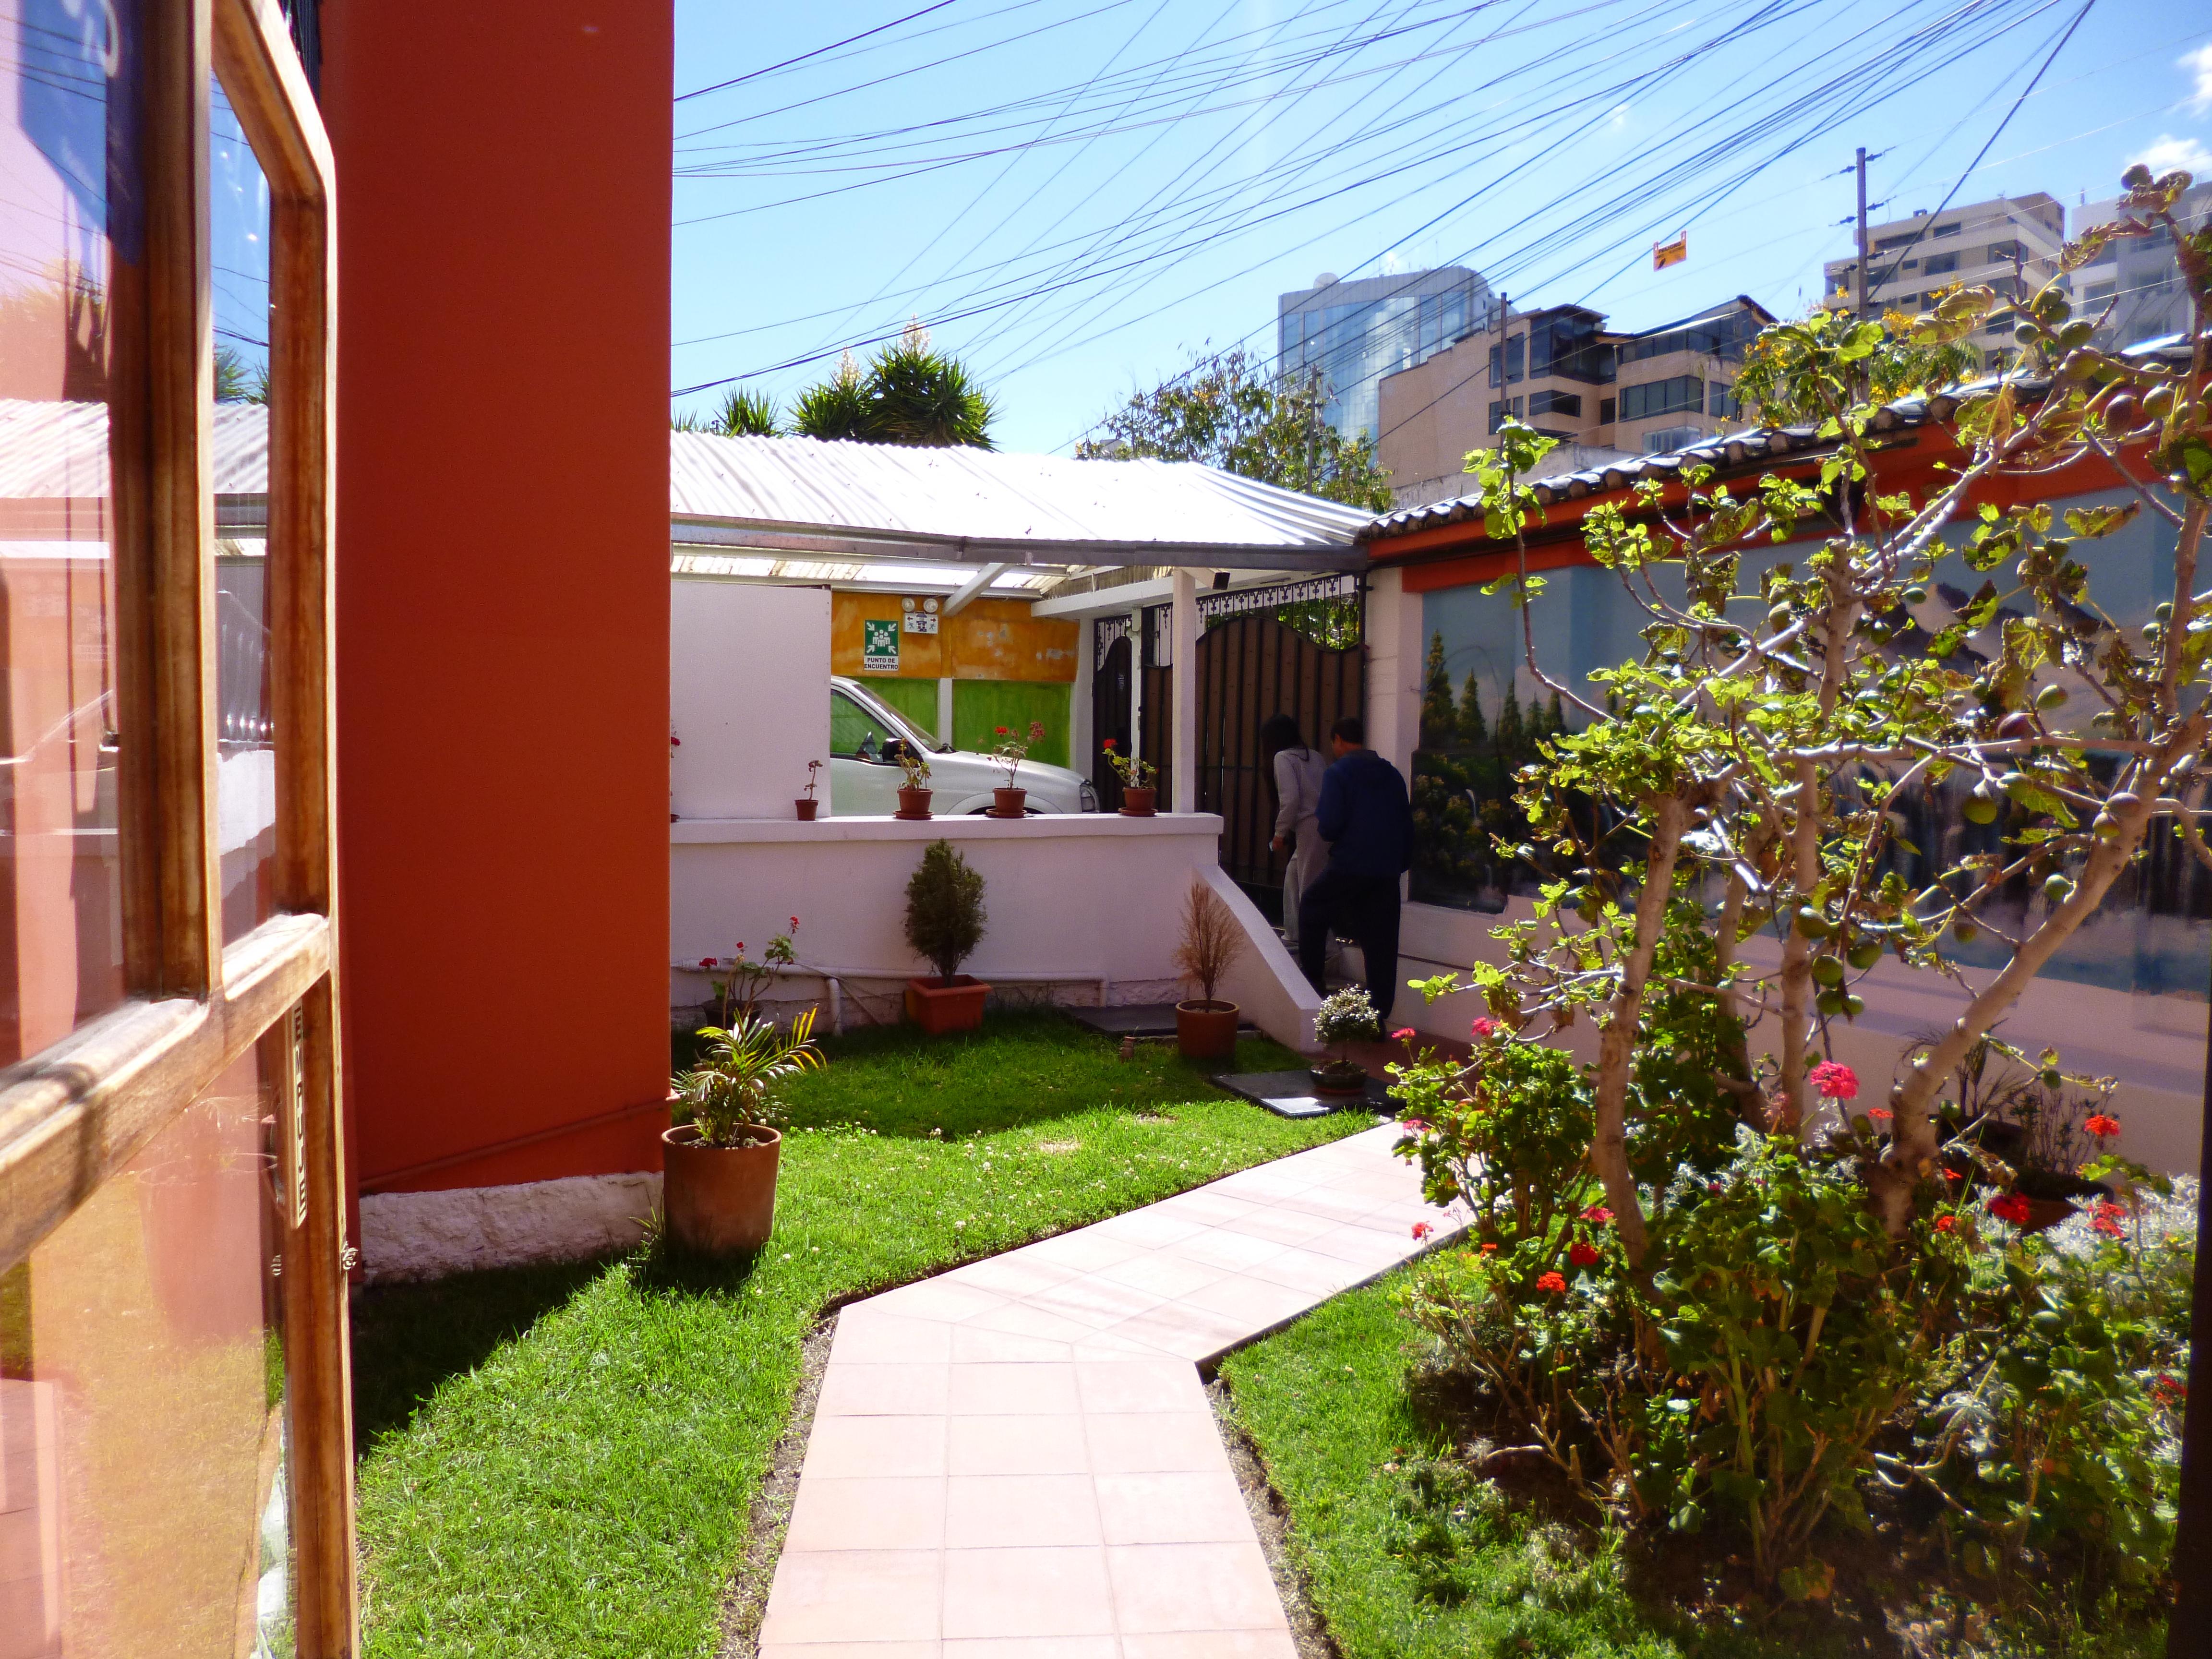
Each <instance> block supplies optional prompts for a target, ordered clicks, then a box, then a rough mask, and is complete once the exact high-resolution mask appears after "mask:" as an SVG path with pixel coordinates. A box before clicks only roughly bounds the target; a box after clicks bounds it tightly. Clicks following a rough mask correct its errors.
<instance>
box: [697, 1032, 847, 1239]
mask: <svg viewBox="0 0 2212 1659" xmlns="http://www.w3.org/2000/svg"><path fill="white" fill-rule="evenodd" d="M699 1035H700V1036H702V1037H705V1038H706V1039H707V1043H708V1048H707V1054H706V1058H705V1059H704V1060H702V1061H701V1062H700V1063H699V1065H698V1066H696V1067H694V1068H693V1069H692V1070H690V1071H688V1072H685V1073H683V1074H681V1075H680V1076H678V1078H677V1079H675V1083H676V1094H677V1097H678V1099H679V1100H680V1101H682V1102H683V1103H684V1107H685V1109H688V1110H689V1111H690V1115H691V1121H690V1122H688V1123H679V1124H678V1125H677V1126H676V1127H674V1128H672V1129H669V1130H667V1131H665V1132H664V1133H662V1135H661V1137H660V1145H661V1158H662V1163H663V1167H664V1169H665V1171H666V1173H665V1175H664V1176H663V1177H662V1186H661V1206H662V1209H663V1211H664V1212H665V1215H666V1217H667V1222H668V1233H669V1237H671V1238H673V1239H674V1240H675V1241H676V1242H677V1243H678V1244H680V1245H682V1246H683V1247H684V1249H688V1250H693V1251H696V1252H697V1253H699V1254H701V1255H732V1254H734V1253H737V1252H740V1251H746V1250H757V1249H760V1248H761V1246H762V1245H763V1244H765V1243H768V1237H769V1233H771V1232H773V1231H775V1174H776V1166H777V1164H778V1162H779V1161H780V1159H781V1156H782V1151H783V1136H782V1134H781V1132H780V1131H779V1130H778V1128H777V1127H775V1125H776V1124H777V1123H780V1122H781V1121H782V1118H783V1109H782V1107H781V1104H780V1103H778V1101H777V1099H776V1094H777V1091H778V1090H779V1089H780V1088H781V1085H783V1084H784V1082H785V1081H786V1080H787V1079H791V1078H793V1077H796V1076H797V1075H798V1074H799V1073H801V1072H803V1071H806V1070H808V1069H810V1068H811V1067H816V1066H820V1065H821V1064H822V1063H823V1061H822V1051H821V1050H820V1049H819V1048H816V1047H815V1046H814V1011H813V1010H812V1009H811V1008H809V1009H808V1010H807V1011H806V1012H805V1013H803V1014H801V1015H800V1016H799V1018H797V1019H795V1020H793V1021H792V1023H791V1029H790V1030H787V1031H780V1030H777V1029H776V1026H775V1021H773V1020H771V1019H769V1018H766V1017H765V1016H763V1015H761V1014H757V1013H753V1012H750V1011H748V1012H746V1013H744V1015H743V1016H742V1017H741V1018H739V1019H738V1023H737V1024H736V1026H735V1027H733V1028H732V1029H729V1030H724V1029H722V1028H721V1027H720V1026H714V1025H709V1026H707V1027H705V1028H704V1029H703V1030H701V1031H700V1033H699Z"/></svg>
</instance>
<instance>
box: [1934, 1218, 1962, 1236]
mask: <svg viewBox="0 0 2212 1659" xmlns="http://www.w3.org/2000/svg"><path fill="white" fill-rule="evenodd" d="M1936 1231H1937V1232H1939V1233H1955V1232H1957V1231H1959V1218H1958V1217H1956V1216H1954V1215H1939V1216H1937V1217H1936Z"/></svg>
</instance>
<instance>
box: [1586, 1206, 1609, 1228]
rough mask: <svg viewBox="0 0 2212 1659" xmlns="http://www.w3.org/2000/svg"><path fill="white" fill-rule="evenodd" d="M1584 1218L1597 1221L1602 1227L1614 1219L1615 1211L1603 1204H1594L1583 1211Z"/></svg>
mask: <svg viewBox="0 0 2212 1659" xmlns="http://www.w3.org/2000/svg"><path fill="white" fill-rule="evenodd" d="M1612 1219H1613V1212H1612V1211H1610V1210H1608V1209H1607V1208H1606V1207H1605V1206H1604V1205H1602V1204H1593V1205H1591V1206H1589V1208H1588V1209H1587V1210H1584V1211H1583V1220H1585V1221H1591V1222H1595V1223H1596V1224H1597V1225H1599V1226H1601V1227H1602V1226H1604V1225H1605V1224H1606V1223H1607V1222H1608V1221H1610V1220H1612Z"/></svg>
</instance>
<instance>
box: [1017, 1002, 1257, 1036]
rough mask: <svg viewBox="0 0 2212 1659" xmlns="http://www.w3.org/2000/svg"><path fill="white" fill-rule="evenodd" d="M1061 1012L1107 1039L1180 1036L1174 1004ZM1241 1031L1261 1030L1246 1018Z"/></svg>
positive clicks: (1239, 1025)
mask: <svg viewBox="0 0 2212 1659" xmlns="http://www.w3.org/2000/svg"><path fill="white" fill-rule="evenodd" d="M1060 1012H1062V1013H1064V1014H1066V1016H1067V1017H1068V1018H1070V1019H1073V1021H1074V1022H1075V1023H1076V1024H1078V1025H1081V1026H1084V1027H1085V1028H1087V1029H1088V1030H1093V1031H1097V1032H1098V1033H1100V1034H1101V1035H1102V1036H1113V1037H1121V1036H1139V1037H1171V1036H1174V1035H1175V1034H1176V1018H1175V1004H1173V1003H1172V1002H1152V1003H1139V1002H1132V1003H1121V1004H1115V1005H1113V1006H1109V1007H1104V1008H1063V1009H1061V1010H1060ZM1259 1030H1260V1028H1259V1027H1258V1026H1256V1025H1255V1024H1253V1023H1252V1022H1251V1021H1250V1020H1249V1019H1246V1020H1239V1021H1238V1022H1237V1033H1238V1035H1240V1036H1257V1035H1258V1033H1259Z"/></svg>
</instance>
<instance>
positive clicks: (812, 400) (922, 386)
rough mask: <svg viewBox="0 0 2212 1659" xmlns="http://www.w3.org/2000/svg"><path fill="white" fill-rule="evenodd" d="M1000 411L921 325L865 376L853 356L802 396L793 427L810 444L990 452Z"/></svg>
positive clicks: (913, 326) (877, 360)
mask: <svg viewBox="0 0 2212 1659" xmlns="http://www.w3.org/2000/svg"><path fill="white" fill-rule="evenodd" d="M997 412H998V411H997V410H995V409H994V407H993V405H992V403H991V399H990V398H989V397H988V396H987V394H986V393H985V392H983V391H982V389H981V387H979V386H977V385H976V384H975V380H974V379H973V378H972V377H970V375H969V373H968V370H967V369H966V368H964V367H963V365H962V364H961V362H959V360H958V359H957V358H954V357H950V356H946V355H945V353H943V352H941V351H939V350H937V349H935V348H934V347H933V346H932V345H931V344H930V343H929V331H928V330H927V329H926V328H924V327H922V326H921V324H920V323H909V324H908V325H907V328H906V331H905V332H904V333H903V334H902V335H901V336H900V337H899V338H898V339H897V340H896V342H895V343H892V344H890V345H887V346H885V347H884V349H882V350H881V351H879V352H878V353H877V354H876V356H875V357H874V359H873V360H872V361H871V362H870V363H869V364H868V368H867V372H866V374H862V373H861V370H860V365H859V364H858V363H857V362H854V360H853V354H852V353H851V352H849V351H848V352H847V353H846V354H845V356H844V358H843V360H842V362H839V363H838V365H837V372H836V374H835V375H833V376H832V377H831V378H829V380H824V381H823V383H822V384H821V385H820V386H814V387H812V388H811V389H809V390H808V391H806V392H802V393H800V394H799V402H798V404H796V406H795V407H794V408H793V410H792V418H791V426H792V430H793V431H794V432H796V433H798V434H799V435H800V436H801V437H805V438H843V439H848V440H851V441H854V442H858V443H868V444H907V445H911V446H915V447H921V448H937V449H950V448H954V447H963V446H964V447H969V448H973V449H988V448H990V447H991V434H990V426H991V422H992V420H993V418H994V416H995V415H996V414H997Z"/></svg>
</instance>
